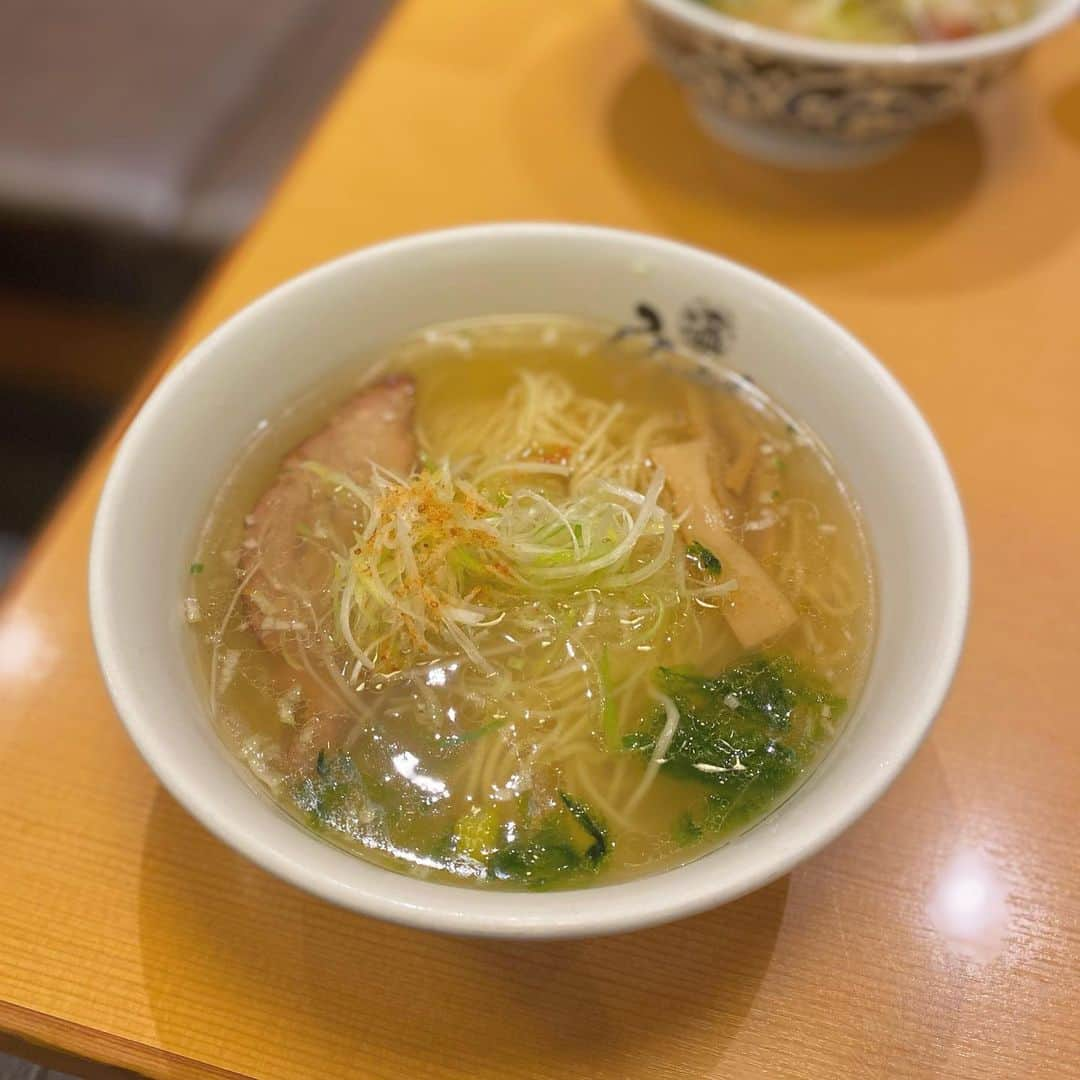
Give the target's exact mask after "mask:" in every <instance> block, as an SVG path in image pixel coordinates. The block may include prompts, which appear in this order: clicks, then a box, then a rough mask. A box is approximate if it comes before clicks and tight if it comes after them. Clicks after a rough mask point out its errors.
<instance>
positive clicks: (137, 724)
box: [90, 224, 968, 938]
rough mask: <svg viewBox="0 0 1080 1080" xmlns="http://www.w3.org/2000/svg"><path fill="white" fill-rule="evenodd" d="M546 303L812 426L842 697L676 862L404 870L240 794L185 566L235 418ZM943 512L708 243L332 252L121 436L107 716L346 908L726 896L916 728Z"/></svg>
mask: <svg viewBox="0 0 1080 1080" xmlns="http://www.w3.org/2000/svg"><path fill="white" fill-rule="evenodd" d="M551 313H560V314H566V315H573V316H579V317H582V318H586V319H589V320H593V321H596V322H604V323H607V324H609V325H615V326H621V327H624V328H628V329H629V330H630V331H632V332H635V333H640V334H642V335H653V336H655V344H656V345H657V347H658V348H662V347H663V345H664V342H666V341H670V342H675V343H678V344H680V345H682V346H683V347H684V348H686V349H688V350H692V351H693V352H694V354H695V355H697V356H699V357H700V359H701V363H702V364H704V365H708V364H710V363H721V364H723V365H725V366H727V367H729V368H733V369H735V370H737V371H739V372H744V373H746V374H747V375H748V376H750V377H752V378H753V379H754V380H755V381H756V382H757V383H759V384H760V385H761V387H763V388H764V389H766V390H767V391H769V392H770V393H772V394H773V395H775V397H776V398H777V399H779V401H780V402H782V403H783V404H784V405H785V406H787V408H788V409H789V410H790V411H791V412H792V413H793V414H795V415H797V416H798V417H800V418H801V420H802V421H803V422H805V423H806V424H807V425H808V426H809V427H810V428H812V429H813V430H814V431H815V432H816V433H817V434H818V435H819V436H820V437H821V438H822V439H823V441H824V442H825V443H826V444H827V445H828V447H829V448H830V449H831V451H832V455H833V457H834V459H835V461H836V462H837V463H838V467H839V469H840V470H841V472H842V474H843V479H844V480H845V481H846V483H847V484H848V486H849V488H850V490H851V492H852V494H853V496H854V498H855V500H856V501H857V502H858V503H859V504H860V506H861V508H862V512H863V515H864V519H865V523H866V526H867V529H868V532H869V536H870V541H871V546H872V548H873V552H874V557H875V561H876V576H877V594H878V608H877V610H878V622H877V628H876V635H875V645H874V651H873V657H872V661H871V664H870V670H869V672H868V674H867V677H866V681H865V684H864V688H863V690H862V693H861V695H860V696H859V698H858V700H857V701H856V702H854V703H853V707H852V710H851V713H850V718H849V720H848V722H847V724H846V726H845V728H844V730H843V732H842V734H841V735H840V736H839V738H838V739H837V741H836V742H835V743H834V744H833V746H832V748H831V750H830V752H829V753H828V755H827V757H826V758H825V759H824V760H823V761H822V762H821V763H820V764H819V765H817V767H816V768H815V769H814V771H813V772H812V773H811V774H810V775H809V778H808V779H807V780H806V782H805V783H803V784H802V785H801V786H800V787H798V788H797V790H795V791H794V793H793V794H792V795H790V797H788V798H787V799H786V800H785V801H784V802H783V803H782V805H780V806H778V807H777V808H775V809H774V810H773V811H772V812H771V813H769V814H768V815H767V816H766V817H765V818H764V819H763V820H761V821H760V822H759V823H758V824H756V825H755V826H754V827H753V828H751V829H749V830H748V831H746V832H744V833H742V834H740V835H738V836H737V837H736V838H735V839H733V840H731V841H730V842H728V843H726V844H725V845H724V846H722V847H720V848H718V849H716V850H714V851H712V852H710V853H709V854H706V855H703V856H702V857H700V858H697V859H695V860H693V861H690V862H687V863H684V864H683V865H680V866H678V867H676V868H674V869H669V870H664V871H662V872H658V873H655V874H652V875H645V876H641V877H638V878H635V879H633V880H628V881H623V882H620V883H616V884H604V883H603V878H602V876H598V877H597V878H596V879H595V881H594V883H593V884H590V885H589V886H588V887H587V888H579V889H565V890H560V891H554V892H535V891H528V890H523V891H486V890H482V889H478V888H469V887H462V886H455V885H448V884H442V883H439V882H435V881H429V880H421V879H418V878H416V877H412V876H408V875H405V874H401V873H397V872H394V871H391V870H389V869H386V868H384V867H382V866H379V865H376V864H374V863H371V862H368V861H366V860H364V859H362V858H359V857H357V856H356V855H353V854H349V853H347V852H346V851H344V850H341V849H340V848H337V847H335V846H332V845H331V844H329V843H327V842H326V841H325V840H322V839H320V838H319V837H318V836H317V835H315V834H313V833H311V832H309V831H307V830H306V829H304V828H303V827H302V826H301V825H300V824H298V823H297V822H296V821H295V820H293V819H292V818H290V817H289V816H287V815H286V814H285V813H284V812H283V811H281V810H280V809H279V808H278V807H277V806H276V805H275V804H274V803H273V802H272V801H271V800H270V799H269V798H268V797H266V795H265V794H264V793H263V792H261V791H260V790H257V788H256V787H255V786H254V785H253V784H252V783H251V782H250V777H249V776H248V775H247V774H246V773H245V771H244V770H243V769H242V768H241V767H240V766H239V765H238V763H237V761H236V760H235V758H234V757H233V756H232V755H230V753H229V752H227V750H226V748H225V746H224V743H223V742H222V740H221V739H220V738H219V736H218V734H217V731H216V729H215V728H214V726H213V725H212V723H211V716H210V710H209V707H208V697H207V690H206V685H205V680H204V679H203V678H202V677H201V674H200V672H199V670H198V666H197V664H196V663H195V658H194V656H193V649H194V644H193V640H192V635H191V634H190V632H189V627H188V626H187V625H186V624H185V619H184V598H185V595H186V592H187V588H188V562H189V558H190V554H191V552H192V551H193V550H194V548H195V545H196V542H197V538H198V534H199V530H200V528H201V525H202V522H203V521H204V519H205V516H206V514H207V511H208V509H209V507H210V505H211V502H212V500H213V499H214V496H215V494H216V492H217V491H218V489H219V487H220V485H221V483H222V481H223V479H224V478H225V477H226V475H227V474H228V473H229V471H230V468H231V467H232V465H233V463H234V462H235V460H236V458H237V456H238V455H239V454H240V452H241V449H242V448H243V447H244V446H245V444H246V442H247V440H248V439H249V437H250V435H251V433H252V432H253V431H255V430H256V429H258V428H259V426H260V424H262V423H263V421H264V420H266V419H267V418H268V417H274V416H277V415H279V414H280V413H281V412H282V410H283V409H284V408H285V407H286V406H287V405H288V404H289V403H290V402H293V401H295V400H296V399H297V398H298V397H300V396H302V395H303V394H305V393H306V392H307V391H308V390H309V389H310V388H311V387H312V386H313V385H316V384H318V383H319V382H320V381H322V380H325V379H326V378H329V377H332V376H333V375H334V374H335V373H336V372H340V371H341V370H342V369H343V368H344V367H345V366H347V365H356V364H360V363H368V362H372V360H373V358H377V357H378V356H379V354H380V351H382V350H385V349H388V348H390V347H391V346H392V345H394V344H395V343H396V342H399V341H400V340H402V339H403V338H405V337H407V336H408V335H409V334H410V333H412V332H413V331H415V330H416V329H418V328H421V327H425V326H430V325H433V324H438V323H445V322H452V321H456V320H462V319H469V318H477V317H483V316H491V315H523V314H551ZM967 600H968V553H967V543H966V534H965V528H964V521H963V516H962V513H961V509H960V504H959V500H958V498H957V494H956V490H955V488H954V486H953V482H952V479H951V477H950V474H949V470H948V468H947V466H946V463H945V460H944V458H943V456H942V453H941V450H940V449H939V447H938V445H937V443H936V442H935V440H934V437H933V435H932V434H931V432H930V430H929V429H928V427H927V425H926V423H925V421H924V420H923V419H922V417H921V416H920V415H919V412H918V411H917V409H916V408H915V406H914V405H913V404H912V402H911V401H910V399H909V398H908V397H907V395H906V394H905V393H904V391H903V390H902V389H901V388H900V386H899V385H898V384H897V382H896V381H895V380H894V379H893V378H892V376H890V375H889V374H888V372H887V371H886V370H885V369H884V368H883V367H882V365H881V364H880V363H879V362H878V361H877V360H875V359H874V357H873V356H872V355H871V354H870V353H869V352H868V351H867V350H866V349H865V348H864V347H863V346H862V345H860V344H859V343H858V342H857V341H856V340H855V339H854V338H852V337H851V336H850V335H849V334H848V333H847V332H846V331H845V330H843V329H842V328H841V327H840V326H838V325H837V324H836V323H835V322H833V321H832V320H831V319H829V318H828V317H827V316H826V315H824V314H822V313H821V312H820V311H818V310H817V309H816V308H814V307H813V306H811V305H810V304H808V303H807V302H806V301H804V300H802V299H800V298H799V297H798V296H796V295H795V294H793V293H792V292H790V291H788V290H786V289H784V288H783V287H781V286H779V285H777V284H776V283H774V282H772V281H769V280H768V279H766V278H764V277H761V276H760V275H758V274H755V273H753V272H751V271H749V270H747V269H744V268H743V267H740V266H738V265H736V264H734V263H732V262H729V261H727V260H725V259H722V258H719V257H717V256H715V255H712V254H709V253H707V252H704V251H699V250H695V249H693V248H689V247H685V246H682V245H679V244H674V243H670V242H668V241H665V240H660V239H656V238H652V237H647V236H641V235H636V234H632V233H625V232H617V231H612V230H606V229H596V228H588V227H582V226H575V225H530V224H523V225H494V226H481V227H472V228H465V229H457V230H451V231H447V232H439V233H432V234H428V235H421V236H416V237H410V238H406V239H401V240H395V241H392V242H390V243H386V244H382V245H380V246H378V247H373V248H370V249H367V250H363V251H358V252H356V253H354V254H351V255H347V256H345V257H343V258H340V259H338V260H336V261H334V262H331V263H328V264H327V265H325V266H321V267H318V268H316V269H314V270H311V271H309V272H308V273H305V274H303V275H301V276H300V277H298V278H296V279H294V280H292V281H290V282H287V283H286V284H284V285H282V286H280V287H279V288H277V289H275V290H274V291H273V292H271V293H269V294H268V295H266V296H264V297H263V298H262V299H260V300H257V301H256V302H255V303H253V304H252V305H250V306H249V307H248V308H246V309H245V310H243V311H241V312H240V313H239V314H238V315H236V316H234V317H233V318H232V319H230V320H229V321H228V322H227V323H225V324H224V325H223V326H222V327H221V328H220V329H219V330H217V331H216V332H215V333H214V334H212V335H211V336H210V337H209V338H208V339H207V340H206V341H204V342H203V343H202V344H200V345H199V346H197V347H196V348H195V349H194V350H193V351H192V352H191V353H190V354H189V355H188V356H186V357H185V358H184V359H183V360H181V361H180V363H179V364H178V365H177V366H176V367H175V368H174V369H173V370H172V371H171V372H170V374H169V375H168V376H167V377H166V378H165V379H164V380H163V381H162V382H161V384H160V385H159V387H158V388H157V389H156V390H155V392H154V393H153V394H152V395H151V397H150V398H149V400H148V401H147V402H146V404H145V405H144V406H143V408H142V410H141V411H140V412H139V414H138V416H137V417H136V418H135V420H134V422H133V423H132V425H131V427H130V429H129V430H128V432H127V434H126V436H125V437H124V439H123V441H122V443H121V445H120V447H119V450H118V452H117V455H116V458H115V461H114V463H113V466H112V468H111V470H110V473H109V476H108V479H107V482H106V485H105V489H104V492H103V494H102V497H101V503H100V506H99V509H98V513H97V519H96V522H95V526H94V534H93V541H92V548H91V555H90V608H91V616H92V624H93V633H94V641H95V645H96V647H97V651H98V657H99V661H100V664H101V669H102V672H103V674H104V678H105V681H106V684H107V686H108V689H109V692H110V694H111V696H112V699H113V702H114V703H115V706H116V710H117V712H118V714H119V716H120V719H121V720H122V722H123V723H124V725H125V726H126V728H127V730H128V732H129V734H130V736H131V738H132V739H133V740H134V742H135V744H136V746H137V747H138V749H139V750H140V752H141V753H142V755H143V757H144V758H145V760H146V762H147V763H148V765H149V766H150V768H151V769H152V770H153V771H154V772H155V773H156V774H157V776H158V778H159V779H160V781H161V783H162V784H163V785H164V786H165V787H166V788H167V789H168V790H169V791H170V792H171V793H172V795H174V796H175V797H176V799H177V800H178V801H179V802H180V803H181V804H182V805H183V806H184V807H185V808H186V809H187V810H188V811H189V812H190V813H191V814H192V815H193V816H194V817H196V818H197V819H198V820H199V821H200V822H201V823H202V824H203V825H204V826H205V827H206V828H207V829H209V830H210V831H211V832H212V833H214V834H216V835H217V836H218V837H219V838H220V839H221V840H222V841H223V842H225V843H226V844H228V845H230V846H231V847H233V848H234V849H235V850H236V851H238V852H240V853H241V854H242V855H244V856H246V857H247V858H249V859H251V860H252V861H253V862H255V863H257V864H258V865H259V866H261V867H263V868H264V869H266V870H268V871H270V872H271V873H273V874H276V875H278V876H280V877H281V878H283V879H285V880H286V881H289V882H291V883H293V884H294V885H297V886H299V887H301V888H304V889H306V890H308V891H310V892H311V893H313V894H315V895H316V896H319V897H322V898H323V899H325V900H328V901H331V902H333V903H336V904H339V905H341V906H343V907H345V908H348V909H350V910H352V911H355V912H358V913H361V914H363V915H368V916H374V917H378V918H383V919H388V920H392V921H395V922H398V923H403V924H407V925H410V926H415V927H420V928H424V929H429V930H438V931H445V932H451V933H459V934H468V935H478V936H491V937H509V938H549V937H573V936H583V935H593V934H604V933H612V932H616V931H625V930H630V929H634V928H638V927H643V926H648V925H651V924H655V923H660V922H663V921H666V920H670V919H675V918H679V917H681V916H685V915H689V914H691V913H694V912H697V911H701V910H703V909H705V908H709V907H712V906H714V905H717V904H722V903H724V902H726V901H729V900H732V899H735V898H736V897H738V896H741V895H743V894H745V893H747V892H749V891H751V890H753V889H756V888H759V887H760V886H762V885H764V884H766V883H768V882H769V881H771V880H773V879H775V878H777V877H778V876H780V875H782V874H784V873H786V872H788V871H789V870H790V869H791V868H792V867H793V866H795V865H796V864H797V863H798V862H799V861H800V860H802V859H805V858H807V857H809V856H811V855H813V854H814V853H815V852H816V851H818V850H819V849H820V848H822V847H823V846H824V845H825V844H827V843H828V842H829V841H830V840H832V839H833V838H835V837H836V836H837V835H838V834H839V833H840V832H841V831H842V830H843V829H845V828H846V827H847V826H848V825H850V824H851V823H852V822H853V821H854V820H855V819H856V818H857V817H859V815H860V814H862V813H864V812H865V811H866V810H867V809H868V808H869V807H870V806H871V805H872V804H873V802H874V801H875V800H876V799H877V798H878V797H879V796H880V795H881V794H882V792H884V790H885V789H886V788H887V787H888V785H889V784H890V783H891V781H892V780H893V779H894V778H895V777H896V775H897V774H898V773H899V771H900V770H901V769H902V768H903V766H904V764H905V762H907V760H908V759H909V758H910V757H911V755H912V754H913V753H914V751H915V749H916V748H917V746H918V745H919V743H920V741H921V740H922V738H923V737H924V736H925V734H926V732H927V730H928V729H929V727H930V724H931V722H932V720H933V718H934V715H935V713H936V712H937V710H938V708H939V706H940V705H941V703H942V700H943V698H944V695H945V693H946V690H947V688H948V685H949V682H950V680H951V677H952V674H953V669H954V667H955V665H956V662H957V659H958V656H959V653H960V648H961V643H962V638H963V633H964V626H965V620H966V612H967Z"/></svg>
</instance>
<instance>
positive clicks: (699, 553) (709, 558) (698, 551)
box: [686, 540, 724, 574]
mask: <svg viewBox="0 0 1080 1080" xmlns="http://www.w3.org/2000/svg"><path fill="white" fill-rule="evenodd" d="M686 554H687V555H688V556H689V557H690V558H691V559H693V560H694V562H695V563H697V565H698V568H699V569H700V570H701V571H702V572H703V573H706V574H719V573H721V572H722V571H723V569H724V567H723V566H722V565H721V563H720V560H719V559H718V558H717V557H716V556H715V555H714V554H713V553H712V552H711V551H710V550H709V549H708V548H707V547H706V546H705V545H704V544H702V543H700V542H699V541H697V540H694V541H693V542H692V543H691V544H690V546H689V547H688V548H687V549H686Z"/></svg>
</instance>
